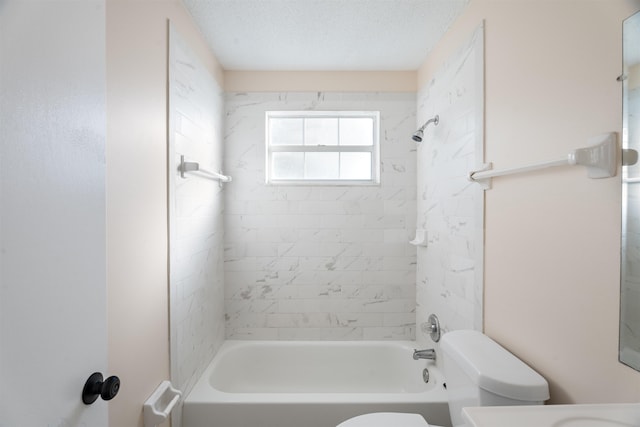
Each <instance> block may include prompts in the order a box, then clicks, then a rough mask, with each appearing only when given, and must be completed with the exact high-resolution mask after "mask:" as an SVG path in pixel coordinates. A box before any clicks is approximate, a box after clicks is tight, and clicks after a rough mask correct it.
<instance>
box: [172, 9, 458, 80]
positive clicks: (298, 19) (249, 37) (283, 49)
mask: <svg viewBox="0 0 640 427" xmlns="http://www.w3.org/2000/svg"><path fill="white" fill-rule="evenodd" d="M183 1H184V3H185V5H186V7H187V9H188V10H189V11H190V13H191V14H192V15H193V18H194V20H195V22H196V24H197V25H198V26H199V27H200V30H201V31H202V34H203V35H204V37H205V39H206V40H207V42H208V43H209V46H210V47H211V49H212V50H213V52H214V53H215V55H216V57H217V58H218V60H219V61H220V63H221V64H222V67H223V68H224V69H226V70H304V71H312V70H318V71H325V70H335V71H344V70H357V71H362V70H378V71H385V70H415V69H417V68H418V67H419V66H420V65H421V64H422V62H423V61H424V59H425V57H426V55H427V53H428V52H429V51H430V50H431V48H432V47H433V46H434V45H435V44H436V43H437V42H438V40H439V39H440V38H441V37H442V35H443V33H444V32H445V31H446V30H447V28H449V26H450V25H451V23H452V22H453V21H454V19H455V18H456V17H457V16H458V15H459V14H460V13H461V11H462V10H463V8H464V7H465V6H466V4H467V3H468V0H183Z"/></svg>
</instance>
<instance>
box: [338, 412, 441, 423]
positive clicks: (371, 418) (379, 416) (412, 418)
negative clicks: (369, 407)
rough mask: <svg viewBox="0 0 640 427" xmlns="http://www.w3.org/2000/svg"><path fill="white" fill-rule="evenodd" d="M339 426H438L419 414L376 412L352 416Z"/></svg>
mask: <svg viewBox="0 0 640 427" xmlns="http://www.w3.org/2000/svg"><path fill="white" fill-rule="evenodd" d="M337 427H438V426H430V425H429V423H427V422H426V421H425V419H424V418H422V416H421V415H419V414H405V413H401V412H374V413H371V414H364V415H359V416H357V417H353V418H350V419H348V420H346V421H344V422H342V423H340V424H338V425H337Z"/></svg>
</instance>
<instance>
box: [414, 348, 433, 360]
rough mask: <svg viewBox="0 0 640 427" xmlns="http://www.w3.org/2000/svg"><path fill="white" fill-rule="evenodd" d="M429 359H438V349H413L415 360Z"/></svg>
mask: <svg viewBox="0 0 640 427" xmlns="http://www.w3.org/2000/svg"><path fill="white" fill-rule="evenodd" d="M418 359H429V360H436V351H435V350H434V349H432V348H429V349H426V350H416V349H414V350H413V360H418Z"/></svg>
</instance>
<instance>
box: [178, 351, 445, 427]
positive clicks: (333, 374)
mask: <svg viewBox="0 0 640 427" xmlns="http://www.w3.org/2000/svg"><path fill="white" fill-rule="evenodd" d="M414 346H415V345H414V343H412V342H409V341H357V342H354V341H226V342H225V343H224V344H223V345H222V347H221V348H220V350H219V352H218V354H217V355H216V357H215V358H214V359H213V361H212V362H211V364H210V365H209V366H208V367H207V369H206V370H205V372H204V374H203V375H202V377H201V378H200V379H199V380H198V382H197V383H196V384H195V386H194V388H193V389H192V391H191V392H190V393H189V395H188V396H187V397H186V398H185V400H184V406H183V409H182V427H335V426H336V425H337V424H339V423H340V422H342V421H344V420H345V419H348V418H351V417H354V416H356V415H360V414H364V413H368V412H377V411H385V412H414V413H419V414H422V415H423V416H424V417H425V418H426V419H427V421H428V422H429V423H431V424H436V425H440V426H450V420H449V411H448V406H447V400H446V393H445V389H444V379H443V377H442V374H441V373H440V371H439V370H438V369H437V368H436V366H435V364H434V363H433V362H432V361H427V360H418V361H416V360H413V358H412V353H413V348H414ZM425 368H428V370H429V374H430V379H429V382H428V383H425V382H424V381H423V369H425Z"/></svg>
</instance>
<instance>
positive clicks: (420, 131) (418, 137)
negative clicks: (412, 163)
mask: <svg viewBox="0 0 640 427" xmlns="http://www.w3.org/2000/svg"><path fill="white" fill-rule="evenodd" d="M429 123H433V124H434V125H435V126H438V123H440V116H438V115H436V116H435V117H434V118H432V119H429V120H427V122H426V123H425V124H423V125H422V127H420V129H418V130H417V131H415V132H414V133H413V136H411V139H413V140H414V141H415V142H422V138H424V128H426V127H427V126H429Z"/></svg>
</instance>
